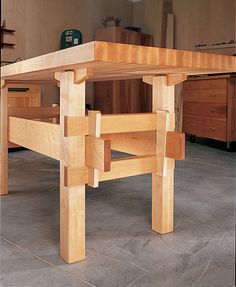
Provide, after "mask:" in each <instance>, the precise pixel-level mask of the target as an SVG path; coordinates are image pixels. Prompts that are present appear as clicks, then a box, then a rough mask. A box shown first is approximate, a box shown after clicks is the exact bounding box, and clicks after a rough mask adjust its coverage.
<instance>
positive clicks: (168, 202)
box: [152, 76, 175, 234]
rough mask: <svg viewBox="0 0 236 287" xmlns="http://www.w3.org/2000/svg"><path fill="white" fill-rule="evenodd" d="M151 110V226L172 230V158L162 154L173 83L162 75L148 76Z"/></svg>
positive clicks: (169, 125)
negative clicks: (153, 131)
mask: <svg viewBox="0 0 236 287" xmlns="http://www.w3.org/2000/svg"><path fill="white" fill-rule="evenodd" d="M152 85H153V112H157V114H158V116H159V117H158V122H157V127H158V128H157V134H156V137H157V140H156V154H157V166H158V169H157V172H156V173H153V174H152V229H153V230H154V231H156V232H159V233H161V234H165V233H168V232H171V231H173V225H174V160H173V159H169V158H166V134H167V131H173V130H174V128H175V122H174V86H167V78H166V77H165V76H157V77H154V78H153V79H152Z"/></svg>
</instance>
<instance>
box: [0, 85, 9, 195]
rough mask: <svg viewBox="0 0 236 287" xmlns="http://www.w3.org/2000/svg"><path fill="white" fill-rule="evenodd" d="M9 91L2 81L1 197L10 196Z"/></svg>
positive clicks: (0, 108) (0, 117) (0, 98)
mask: <svg viewBox="0 0 236 287" xmlns="http://www.w3.org/2000/svg"><path fill="white" fill-rule="evenodd" d="M7 96H8V91H7V87H6V86H5V83H3V82H2V81H1V95H0V195H5V194H8V132H7V130H8V125H7V106H8V97H7Z"/></svg>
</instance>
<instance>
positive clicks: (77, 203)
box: [57, 72, 85, 263]
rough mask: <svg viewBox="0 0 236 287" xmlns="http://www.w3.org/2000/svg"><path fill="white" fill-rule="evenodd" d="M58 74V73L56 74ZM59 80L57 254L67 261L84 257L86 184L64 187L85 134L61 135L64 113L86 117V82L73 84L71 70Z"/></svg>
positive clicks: (80, 160)
mask: <svg viewBox="0 0 236 287" xmlns="http://www.w3.org/2000/svg"><path fill="white" fill-rule="evenodd" d="M57 77H58V75H57ZM59 81H60V130H61V132H60V133H61V136H60V149H61V151H60V255H61V257H62V258H63V259H64V260H65V261H66V262H67V263H73V262H76V261H80V260H83V259H85V185H79V186H73V187H66V186H65V171H64V170H65V167H81V166H84V165H85V136H73V137H65V136H64V118H65V116H85V82H83V83H81V84H75V83H74V72H64V73H61V74H60V75H59Z"/></svg>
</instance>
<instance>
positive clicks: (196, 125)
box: [183, 115, 226, 141]
mask: <svg viewBox="0 0 236 287" xmlns="http://www.w3.org/2000/svg"><path fill="white" fill-rule="evenodd" d="M183 132H185V133H188V134H193V135H196V136H200V137H207V138H212V139H216V140H222V141H226V119H215V118H208V117H199V116H193V115H192V116H190V115H185V116H184V118H183Z"/></svg>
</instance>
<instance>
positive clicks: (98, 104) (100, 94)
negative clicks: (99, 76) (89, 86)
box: [94, 81, 113, 114]
mask: <svg viewBox="0 0 236 287" xmlns="http://www.w3.org/2000/svg"><path fill="white" fill-rule="evenodd" d="M94 91H95V97H94V109H95V110H99V111H101V113H102V114H112V113H113V82H112V81H104V82H96V83H95V84H94Z"/></svg>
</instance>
